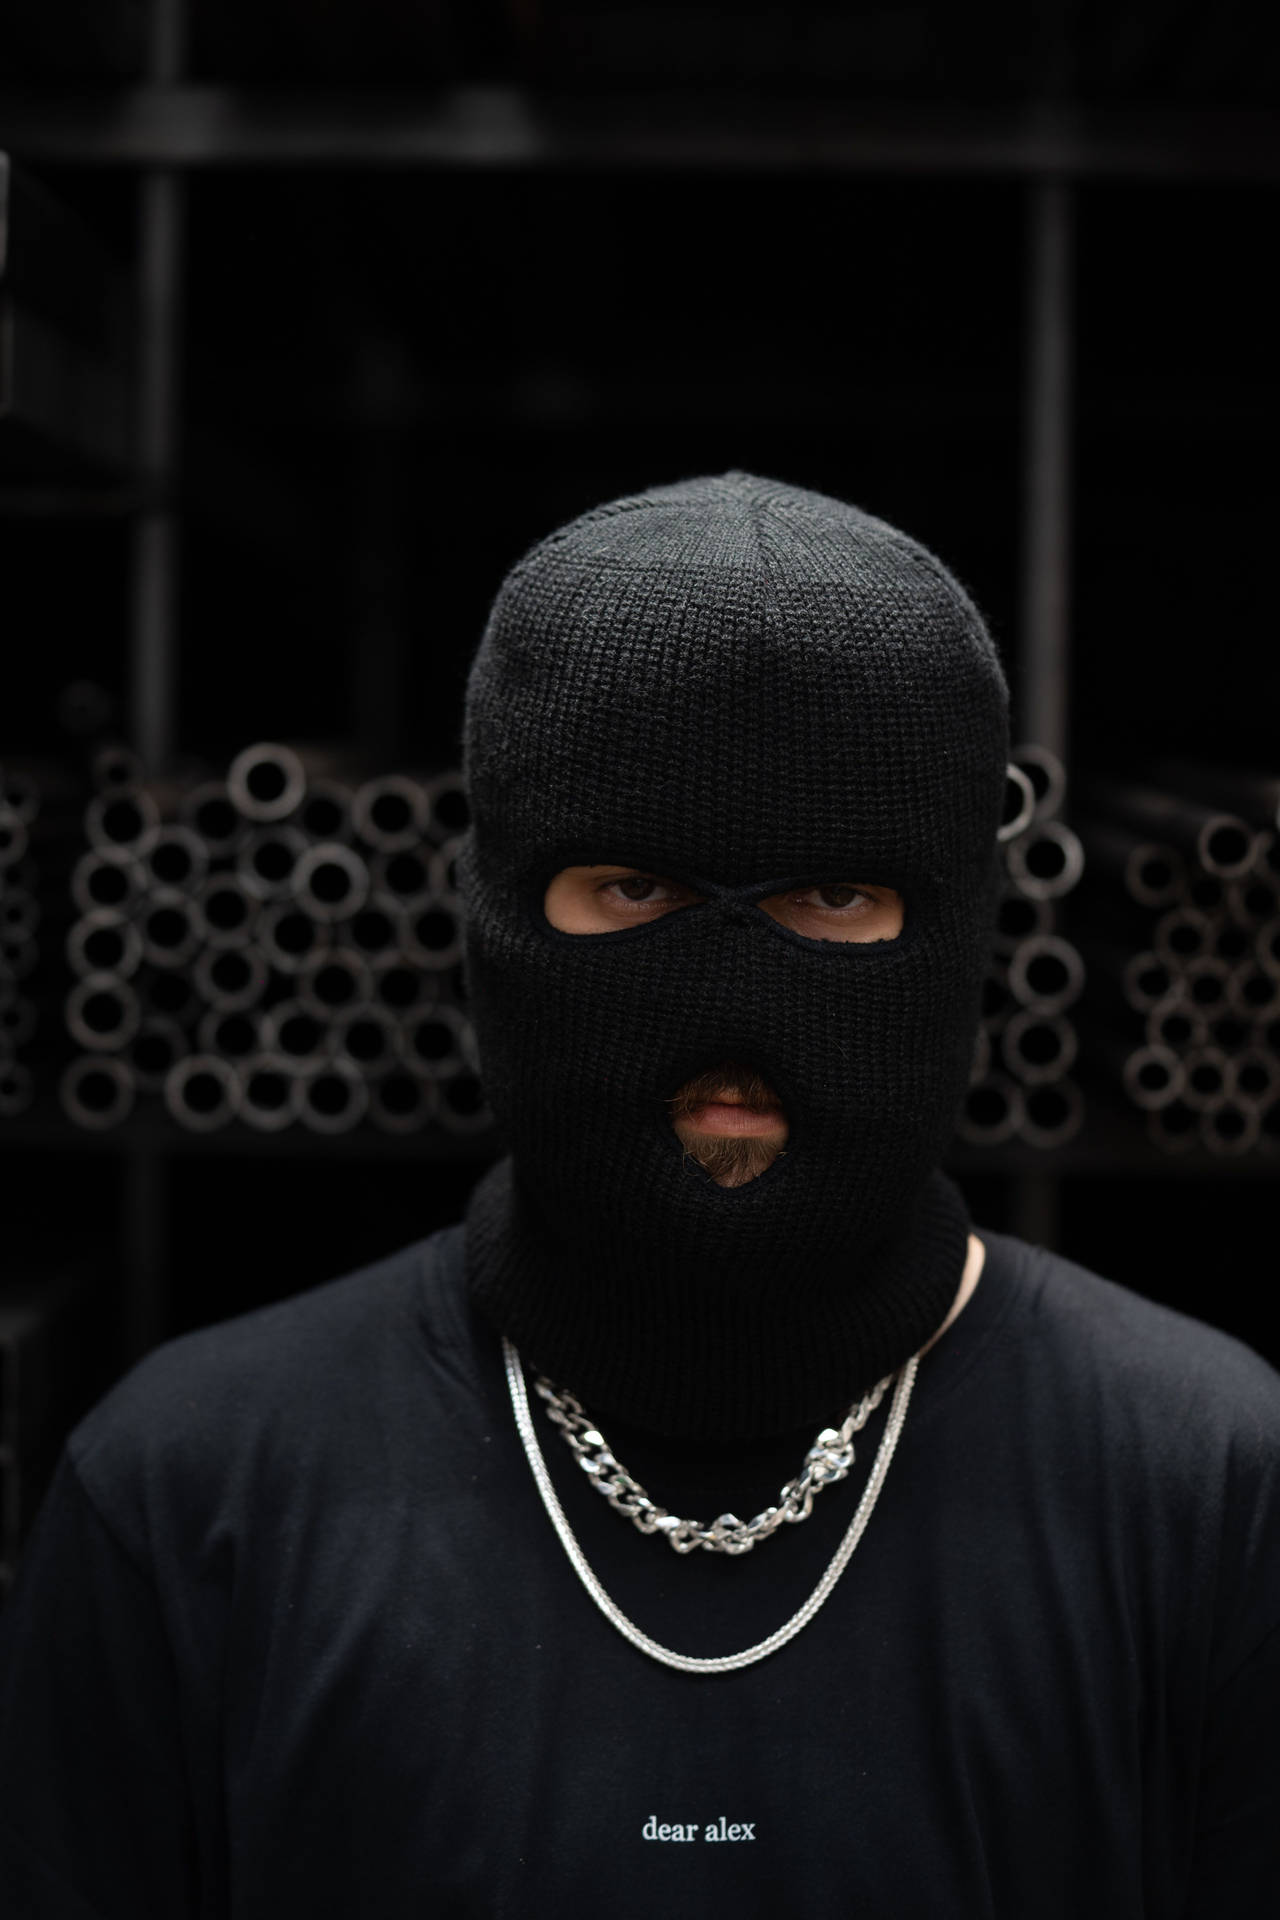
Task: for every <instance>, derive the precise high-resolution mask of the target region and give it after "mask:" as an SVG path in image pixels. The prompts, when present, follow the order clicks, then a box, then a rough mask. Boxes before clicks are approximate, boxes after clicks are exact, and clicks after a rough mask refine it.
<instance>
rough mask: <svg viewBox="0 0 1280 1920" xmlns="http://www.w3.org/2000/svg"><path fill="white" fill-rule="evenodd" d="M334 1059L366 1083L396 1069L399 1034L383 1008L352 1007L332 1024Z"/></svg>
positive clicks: (399, 1054)
mask: <svg viewBox="0 0 1280 1920" xmlns="http://www.w3.org/2000/svg"><path fill="white" fill-rule="evenodd" d="M333 1035H334V1059H335V1060H345V1061H346V1062H347V1064H348V1066H350V1067H353V1068H354V1069H355V1071H356V1072H357V1073H361V1074H363V1075H364V1077H365V1078H366V1079H367V1080H375V1079H380V1078H381V1077H382V1075H383V1074H385V1073H391V1072H393V1071H394V1070H395V1069H396V1068H397V1067H399V1066H400V1064H401V1061H402V1053H403V1034H402V1031H401V1027H400V1023H399V1022H398V1021H397V1020H395V1019H393V1018H392V1016H391V1015H390V1014H389V1013H388V1012H387V1011H386V1009H385V1008H384V1007H378V1006H359V1007H352V1008H351V1009H350V1010H349V1011H347V1012H346V1013H340V1014H338V1016H337V1017H336V1019H335V1020H334V1022H333Z"/></svg>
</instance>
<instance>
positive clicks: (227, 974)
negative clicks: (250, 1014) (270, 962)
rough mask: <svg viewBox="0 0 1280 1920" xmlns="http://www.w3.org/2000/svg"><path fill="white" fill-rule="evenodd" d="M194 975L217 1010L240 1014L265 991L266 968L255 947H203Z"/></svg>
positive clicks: (211, 1004) (201, 991)
mask: <svg viewBox="0 0 1280 1920" xmlns="http://www.w3.org/2000/svg"><path fill="white" fill-rule="evenodd" d="M193 977H194V979H195V984H196V987H197V988H198V990H199V991H200V993H202V994H203V995H204V998H205V999H206V1000H207V1001H208V1003H209V1005H210V1007H212V1008H213V1009H214V1010H215V1011H216V1012H218V1013H242V1012H243V1011H244V1009H245V1008H246V1007H252V1006H256V1005H257V1003H258V1001H259V1000H261V998H262V996H263V994H264V993H265V992H266V990H267V980H268V968H267V963H266V961H265V960H264V959H263V957H262V954H261V953H260V952H259V951H258V949H257V947H206V948H205V950H204V952H203V953H202V954H200V955H199V957H198V958H197V960H196V963H195V967H194V969H193Z"/></svg>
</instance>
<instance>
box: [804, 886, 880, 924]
mask: <svg viewBox="0 0 1280 1920" xmlns="http://www.w3.org/2000/svg"><path fill="white" fill-rule="evenodd" d="M810 896H816V904H817V905H818V906H819V907H820V908H821V909H822V910H823V911H834V912H843V913H844V915H845V917H846V918H849V919H851V918H852V917H853V915H854V913H855V912H856V913H869V912H870V911H871V910H872V908H873V907H875V906H877V905H878V902H877V900H876V898H875V896H874V895H873V894H870V893H868V892H867V891H866V889H865V888H863V887H855V886H854V885H853V882H852V881H843V880H842V881H833V882H832V883H831V885H830V886H825V887H809V888H808V889H807V890H806V892H804V893H798V894H796V895H794V896H793V897H794V898H795V899H797V900H801V901H804V900H807V899H809V898H810Z"/></svg>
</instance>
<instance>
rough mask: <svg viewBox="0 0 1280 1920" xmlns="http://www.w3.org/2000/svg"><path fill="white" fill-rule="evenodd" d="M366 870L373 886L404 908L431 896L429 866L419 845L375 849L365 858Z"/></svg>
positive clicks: (422, 902)
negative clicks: (394, 849) (389, 850)
mask: <svg viewBox="0 0 1280 1920" xmlns="http://www.w3.org/2000/svg"><path fill="white" fill-rule="evenodd" d="M369 873H370V877H371V879H372V881H373V885H374V888H375V890H376V891H377V892H378V893H381V894H384V895H385V896H386V897H387V898H388V899H390V900H393V901H394V902H395V903H396V905H397V906H399V907H402V908H403V909H404V910H405V911H406V912H411V911H412V910H413V909H414V908H415V907H422V906H425V905H426V903H427V901H428V900H430V899H431V898H433V889H432V885H431V868H430V866H429V864H428V861H427V858H426V856H425V854H424V853H423V851H422V850H421V849H420V848H419V847H404V848H402V849H401V850H400V851H399V852H398V853H375V854H374V855H373V857H372V859H371V860H370V861H369Z"/></svg>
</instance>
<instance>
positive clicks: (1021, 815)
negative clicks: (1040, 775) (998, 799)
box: [996, 760, 1036, 846]
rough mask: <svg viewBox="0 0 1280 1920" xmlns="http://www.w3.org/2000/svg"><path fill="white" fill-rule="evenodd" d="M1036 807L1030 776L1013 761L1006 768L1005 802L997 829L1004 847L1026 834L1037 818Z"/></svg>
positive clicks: (998, 838)
mask: <svg viewBox="0 0 1280 1920" xmlns="http://www.w3.org/2000/svg"><path fill="white" fill-rule="evenodd" d="M1035 806H1036V790H1035V788H1034V787H1033V786H1032V784H1031V780H1030V777H1029V775H1027V774H1026V773H1024V772H1023V770H1022V768H1021V767H1015V766H1014V764H1013V762H1012V760H1011V761H1010V762H1009V764H1008V766H1007V767H1006V768H1005V775H1004V800H1003V803H1002V806H1001V811H1000V825H999V827H998V828H997V829H996V839H997V840H998V841H999V842H1000V843H1001V845H1002V846H1003V845H1005V844H1006V842H1008V841H1010V840H1016V839H1017V837H1018V835H1019V834H1020V833H1025V832H1026V830H1027V828H1028V827H1029V826H1030V825H1031V822H1032V820H1033V819H1034V818H1035Z"/></svg>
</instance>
